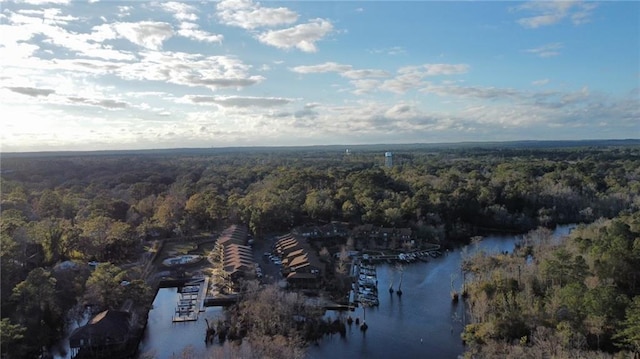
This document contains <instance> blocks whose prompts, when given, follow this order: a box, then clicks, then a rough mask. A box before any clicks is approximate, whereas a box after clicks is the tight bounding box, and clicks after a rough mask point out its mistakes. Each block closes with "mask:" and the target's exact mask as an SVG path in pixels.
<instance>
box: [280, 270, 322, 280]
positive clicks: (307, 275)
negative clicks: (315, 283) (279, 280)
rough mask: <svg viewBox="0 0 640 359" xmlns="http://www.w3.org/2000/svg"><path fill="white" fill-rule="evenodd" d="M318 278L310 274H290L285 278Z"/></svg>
mask: <svg viewBox="0 0 640 359" xmlns="http://www.w3.org/2000/svg"><path fill="white" fill-rule="evenodd" d="M317 277H318V276H317V275H316V274H311V273H298V272H291V273H289V275H288V276H287V279H316V278H317Z"/></svg>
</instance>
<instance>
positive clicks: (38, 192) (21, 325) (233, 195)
mask: <svg viewBox="0 0 640 359" xmlns="http://www.w3.org/2000/svg"><path fill="white" fill-rule="evenodd" d="M386 150H392V151H394V152H393V161H394V164H393V166H392V167H385V166H384V151H386ZM639 159H640V146H638V145H637V144H635V145H633V144H632V145H608V146H575V147H571V146H564V147H555V148H554V147H547V146H500V145H494V146H481V147H474V146H462V147H433V146H429V147H424V148H423V147H420V146H413V147H400V148H399V149H398V150H395V149H394V148H393V147H391V148H385V149H384V150H383V149H365V148H362V149H352V150H351V151H349V152H345V151H344V150H338V149H334V148H328V149H317V148H313V149H311V148H307V149H305V148H297V149H260V150H255V151H250V150H242V151H239V150H238V151H234V150H228V151H204V150H203V151H199V152H198V151H182V152H179V151H178V152H175V153H174V152H171V151H162V152H152V151H149V152H145V153H118V152H109V153H88V154H87V153H84V154H83V153H73V154H72V153H69V154H64V153H62V154H56V155H51V154H38V155H26V154H21V155H14V156H3V158H2V163H1V165H2V168H1V170H2V172H1V181H2V182H1V186H2V187H1V210H2V215H1V232H0V234H1V237H0V239H1V243H0V251H1V253H0V254H1V263H0V264H1V266H2V267H1V268H0V269H1V273H2V283H1V298H0V300H1V305H2V307H1V309H2V321H1V325H2V327H1V333H2V338H1V343H2V353H3V354H8V356H9V357H11V358H18V357H20V358H22V357H35V356H37V355H38V354H40V353H41V352H42V351H46V349H47V348H48V347H49V346H51V345H53V344H54V343H55V342H56V341H57V340H59V338H60V336H61V335H62V333H63V331H64V328H65V323H66V322H67V321H66V320H65V318H69V317H70V316H68V314H67V313H69V312H73V311H75V310H78V309H77V308H79V307H82V306H83V305H84V304H93V305H96V306H99V307H103V308H117V307H120V306H122V305H123V304H124V303H126V302H127V301H130V302H140V301H144V300H145V298H144V296H145V295H147V294H148V293H149V288H148V287H147V286H146V282H145V279H146V278H145V271H144V266H142V265H136V264H141V263H144V258H145V256H147V255H148V252H149V251H150V248H151V247H152V246H153V243H154V241H156V240H159V239H162V238H170V237H171V238H174V237H178V238H179V237H191V236H200V235H208V234H209V235H210V233H212V231H216V230H219V229H220V228H223V226H224V225H226V224H229V223H239V222H242V223H247V224H248V226H249V228H250V230H251V231H252V232H253V234H254V235H255V236H256V240H260V239H261V238H262V237H263V236H265V235H267V234H270V233H277V232H282V231H287V230H289V229H290V228H292V227H294V226H299V225H304V224H320V223H327V222H329V221H343V222H347V223H349V224H351V225H356V224H361V223H371V224H374V225H379V226H391V227H410V228H412V229H413V230H414V232H415V233H417V239H418V241H425V242H427V241H428V242H440V243H443V244H449V245H451V244H454V243H455V242H457V241H465V240H468V239H469V238H470V237H471V236H474V235H478V234H482V233H483V232H485V231H489V230H490V231H496V230H503V231H512V232H524V231H527V230H530V229H534V228H537V227H538V226H552V225H554V224H557V223H578V222H584V223H589V222H593V221H596V220H598V219H599V218H613V217H615V216H618V215H619V214H621V213H623V214H624V213H631V212H632V211H634V210H636V211H637V209H638V207H640V196H639V193H640V161H639ZM625 218H626V217H625ZM629 218H632V217H629ZM620 220H621V221H626V220H624V219H620ZM625 223H627V222H625ZM629 223H630V222H629ZM629 223H627V225H629V226H630V227H629V231H631V232H629V233H636V236H637V233H638V230H637V225H636V227H633V225H631V224H629ZM630 235H631V234H630ZM631 236H632V235H631ZM583 238H591V237H588V236H586V235H584V236H583ZM598 238H600V237H598ZM598 238H595V237H594V238H591V239H590V241H591V242H589V243H588V244H583V246H584V248H583V249H580V248H582V247H580V246H579V245H578V244H576V248H573V249H571V251H570V250H568V249H567V252H566V255H567V256H569V257H570V259H575V257H577V256H578V253H584V252H585V251H590V250H591V249H590V247H589V246H591V245H596V244H597V243H596V241H600V239H598ZM607 238H608V237H607ZM625 238H626V237H625ZM602 240H603V241H605V242H606V241H607V240H608V239H602ZM636 242H637V241H636ZM625 243H626V242H625ZM602 245H604V244H602ZM635 246H636V247H637V243H636V244H635ZM630 248H632V247H628V248H627V249H628V250H629V251H631V249H630ZM633 248H635V247H633ZM578 250H580V251H582V252H579V251H578ZM616 250H622V249H616ZM532 251H535V249H532ZM615 253H617V252H615ZM615 253H614V252H611V253H610V254H608V256H614V257H615V256H617V254H615ZM580 255H581V256H582V258H583V260H584V261H586V265H589V266H591V265H595V264H594V263H595V259H594V258H592V257H589V256H587V255H585V254H580ZM536 258H537V257H536ZM545 258H546V257H545ZM545 258H540V259H539V260H540V261H541V264H540V265H541V266H543V267H544V268H547V267H545V266H549V265H548V264H544V263H547V262H545V261H544V259H545ZM550 258H551V259H553V258H555V257H550ZM607 258H609V257H607ZM551 259H549V260H551ZM554 260H556V261H564V259H563V257H557V258H556V259H554ZM607 260H610V259H606V260H605V259H600V261H599V262H598V263H600V264H598V265H599V266H600V267H597V268H600V269H597V270H600V271H607V270H609V271H613V272H611V273H615V270H618V269H619V268H618V267H613V268H609V267H608V263H609V262H607ZM611 260H612V259H611ZM92 261H97V262H108V263H110V264H108V265H104V266H103V265H101V266H99V267H98V269H97V270H94V271H90V270H89V269H88V268H87V267H86V263H87V262H92ZM590 261H594V262H593V263H591V262H590ZM77 263H84V264H85V265H82V266H78V265H77ZM625 263H627V262H625ZM636 263H637V262H636ZM605 264H607V265H605ZM621 265H622V264H621ZM625 265H629V264H628V263H627V264H625ZM68 266H71V267H72V269H73V270H71V271H69V270H63V269H64V268H67V267H68ZM594 268H595V267H589V269H585V271H591V272H593V271H594V270H596V269H594ZM636 268H637V267H636ZM548 270H551V269H548ZM551 271H552V272H553V270H551ZM591 272H590V273H591ZM549 273H551V272H549ZM599 273H600V272H598V274H597V277H598V278H600V280H601V281H603V282H606V281H609V280H610V279H611V275H612V274H609V276H605V275H604V274H602V275H601V274H599ZM630 275H631V274H630ZM634 275H635V274H634ZM587 277H589V276H588V275H587V274H585V278H587ZM589 278H590V277H589ZM123 280H127V282H129V283H131V285H129V286H126V287H122V286H120V285H119V283H120V282H122V281H123ZM635 280H636V279H635V277H634V278H633V279H630V278H626V279H625V281H624V285H626V286H627V287H624V290H626V292H625V295H626V296H627V299H628V300H627V301H623V302H620V303H617V302H616V303H617V304H616V305H618V306H617V307H615V308H617V309H615V310H616V311H617V312H616V316H615V317H611V318H609V317H606V318H605V319H601V317H602V315H604V314H602V313H600V312H594V313H595V314H593V315H591V317H589V316H588V315H589V313H587V314H585V315H587V317H589V318H592V317H594V316H596V317H597V318H595V319H594V320H621V318H623V315H622V314H621V313H622V312H623V311H624V310H623V309H624V308H626V307H630V308H633V306H630V304H629V303H631V295H632V293H634V292H633V291H637V286H635V285H636V282H635ZM558 281H562V283H560V282H558ZM545 283H546V282H545ZM545 283H542V284H540V285H542V288H538V289H536V290H540V291H544V292H546V291H547V290H555V289H549V288H556V287H558V288H559V289H558V291H560V292H562V291H567V290H569V289H565V288H567V286H568V284H567V283H568V282H567V279H564V277H563V279H558V280H556V281H555V282H553V283H551V284H545ZM614 284H615V285H616V286H618V285H623V284H621V283H618V282H614ZM585 286H586V284H585ZM569 288H570V289H572V288H573V287H569ZM587 288H588V287H587ZM573 289H575V290H579V289H580V290H583V291H584V290H586V289H585V288H584V287H581V288H573ZM554 293H555V292H554ZM635 293H637V292H635ZM561 294H562V293H560V294H557V295H558V296H560V295H561ZM605 294H606V293H605ZM605 294H603V295H605ZM541 295H542V294H541ZM554 295H555V294H554ZM607 295H609V294H607ZM576 305H578V304H576ZM587 317H585V318H587ZM598 318H600V319H598ZM612 318H613V319H612ZM581 320H582V321H583V322H584V320H585V319H584V318H582V319H581ZM608 323H609V322H606V323H605V324H607V325H608ZM605 324H603V326H604V325H605ZM603 328H604V327H603ZM607 328H608V327H606V328H605V329H602V330H601V332H599V333H601V334H598V338H599V339H598V340H599V341H600V342H601V343H600V344H599V345H595V346H593V344H592V340H591V339H592V338H591V337H592V336H590V335H587V336H586V337H587V339H588V342H589V345H590V346H591V347H595V348H598V347H600V346H602V347H603V348H605V349H611V350H614V349H615V348H614V349H612V347H610V345H612V344H611V343H614V342H615V343H618V342H616V341H615V340H614V339H612V338H613V337H612V336H613V332H612V331H611V330H609V329H607ZM518 333H519V332H518ZM589 333H592V334H593V333H595V332H589ZM616 348H617V347H616Z"/></svg>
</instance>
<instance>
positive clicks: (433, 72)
mask: <svg viewBox="0 0 640 359" xmlns="http://www.w3.org/2000/svg"><path fill="white" fill-rule="evenodd" d="M468 71H469V65H467V64H424V65H420V66H405V67H401V68H400V69H398V71H397V75H396V76H395V77H393V78H391V79H388V80H385V81H384V82H383V83H382V84H381V85H380V89H381V90H384V91H389V92H394V93H397V94H403V93H405V92H407V91H409V90H412V89H417V88H420V87H424V86H426V85H427V84H426V83H425V82H424V81H423V79H424V78H425V77H428V76H444V75H460V74H464V73H467V72H468Z"/></svg>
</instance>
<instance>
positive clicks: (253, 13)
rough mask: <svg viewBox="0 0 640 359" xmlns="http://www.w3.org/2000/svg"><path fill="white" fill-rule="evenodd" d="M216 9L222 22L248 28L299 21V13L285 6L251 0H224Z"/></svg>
mask: <svg viewBox="0 0 640 359" xmlns="http://www.w3.org/2000/svg"><path fill="white" fill-rule="evenodd" d="M216 10H217V14H218V18H219V19H220V22H222V23H223V24H225V25H229V26H237V27H241V28H243V29H246V30H253V29H256V28H260V27H275V26H281V25H290V24H293V23H295V22H296V21H298V14H296V13H295V12H294V11H291V10H289V9H287V8H285V7H278V8H272V7H263V6H261V5H260V4H259V3H254V2H253V1H251V0H223V1H220V2H218V3H217V5H216Z"/></svg>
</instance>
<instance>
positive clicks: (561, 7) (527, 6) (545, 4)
mask: <svg viewBox="0 0 640 359" xmlns="http://www.w3.org/2000/svg"><path fill="white" fill-rule="evenodd" d="M595 8H596V4H594V3H587V2H583V1H563V0H555V1H527V2H526V3H524V4H522V5H520V6H517V7H514V8H512V10H515V11H524V12H530V13H532V14H533V15H532V16H527V17H523V18H520V19H518V20H517V22H518V24H520V25H522V26H523V27H526V28H530V29H535V28H539V27H542V26H549V25H554V24H557V23H559V22H561V21H562V20H564V19H566V18H569V19H571V21H572V22H573V24H574V25H580V24H584V23H587V22H589V21H590V18H591V13H592V12H593V10H594V9H595Z"/></svg>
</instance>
